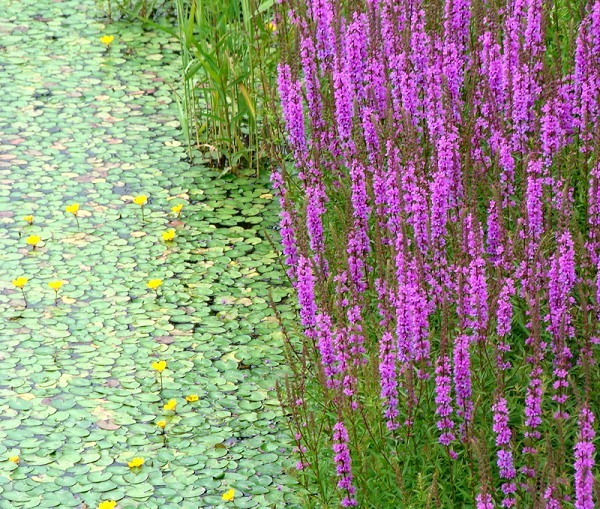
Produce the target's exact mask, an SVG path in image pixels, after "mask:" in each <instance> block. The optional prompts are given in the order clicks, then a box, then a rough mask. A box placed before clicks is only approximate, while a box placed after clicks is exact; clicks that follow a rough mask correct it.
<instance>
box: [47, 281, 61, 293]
mask: <svg viewBox="0 0 600 509" xmlns="http://www.w3.org/2000/svg"><path fill="white" fill-rule="evenodd" d="M63 284H64V283H63V282H62V281H50V282H49V283H48V286H49V287H50V288H52V289H53V290H54V291H55V292H58V290H60V287H61V286H62V285H63Z"/></svg>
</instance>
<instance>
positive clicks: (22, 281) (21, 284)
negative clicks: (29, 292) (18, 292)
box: [13, 276, 29, 288]
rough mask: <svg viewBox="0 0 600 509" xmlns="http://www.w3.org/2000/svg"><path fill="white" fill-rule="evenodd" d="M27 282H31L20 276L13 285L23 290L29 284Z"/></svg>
mask: <svg viewBox="0 0 600 509" xmlns="http://www.w3.org/2000/svg"><path fill="white" fill-rule="evenodd" d="M27 281H29V279H27V278H26V277H23V276H19V277H18V278H17V279H15V280H14V281H13V285H15V287H17V288H23V287H24V286H25V285H26V284H27Z"/></svg>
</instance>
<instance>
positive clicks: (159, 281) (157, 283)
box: [146, 279, 163, 290]
mask: <svg viewBox="0 0 600 509" xmlns="http://www.w3.org/2000/svg"><path fill="white" fill-rule="evenodd" d="M162 284H163V282H162V279H151V280H150V281H148V282H147V283H146V285H147V286H148V288H150V289H151V290H156V289H157V288H158V287H159V286H160V285H162Z"/></svg>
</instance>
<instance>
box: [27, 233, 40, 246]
mask: <svg viewBox="0 0 600 509" xmlns="http://www.w3.org/2000/svg"><path fill="white" fill-rule="evenodd" d="M41 240H42V238H41V237H40V236H39V235H30V236H29V237H27V238H26V239H25V242H27V244H29V245H30V246H33V247H34V248H35V246H37V245H38V244H39V243H40V241H41Z"/></svg>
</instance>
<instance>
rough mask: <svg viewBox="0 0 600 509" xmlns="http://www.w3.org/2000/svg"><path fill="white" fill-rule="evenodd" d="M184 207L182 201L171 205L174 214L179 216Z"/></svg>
mask: <svg viewBox="0 0 600 509" xmlns="http://www.w3.org/2000/svg"><path fill="white" fill-rule="evenodd" d="M182 208H183V203H180V204H179V205H175V206H173V207H171V212H173V214H176V215H177V216H179V215H180V214H181V209H182Z"/></svg>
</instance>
